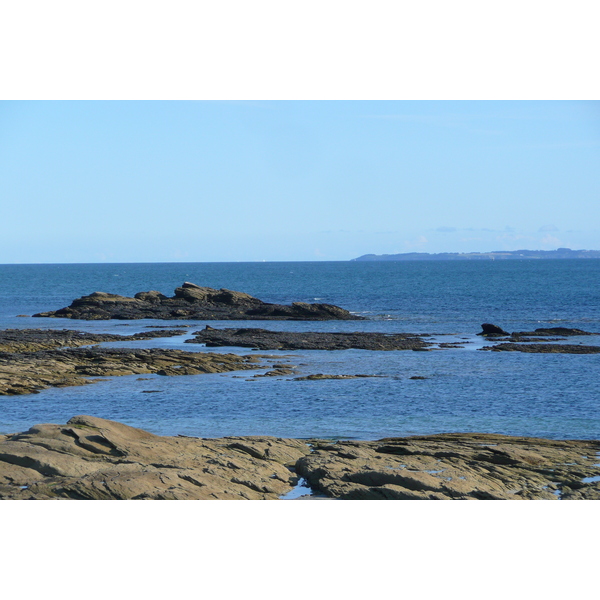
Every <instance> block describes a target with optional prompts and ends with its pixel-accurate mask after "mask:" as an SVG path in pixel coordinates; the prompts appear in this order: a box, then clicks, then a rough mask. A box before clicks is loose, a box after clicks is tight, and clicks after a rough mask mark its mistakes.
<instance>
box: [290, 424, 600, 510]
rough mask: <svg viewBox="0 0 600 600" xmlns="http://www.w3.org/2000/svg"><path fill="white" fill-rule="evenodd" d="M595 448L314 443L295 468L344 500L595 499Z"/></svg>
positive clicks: (449, 441) (492, 439) (528, 442)
mask: <svg viewBox="0 0 600 600" xmlns="http://www.w3.org/2000/svg"><path fill="white" fill-rule="evenodd" d="M598 451H600V442H598V441H554V440H545V439H537V438H523V437H509V436H503V435H487V434H476V433H473V434H462V433H457V434H441V435H431V436H423V437H410V438H390V439H384V440H380V441H377V442H350V441H347V442H337V443H334V444H332V443H327V442H317V443H315V444H314V448H313V452H312V453H311V454H309V455H307V456H304V457H302V458H300V460H299V461H298V462H297V464H296V470H297V472H298V474H299V475H301V476H302V477H303V478H304V479H306V481H307V482H308V484H309V485H310V486H311V487H312V488H313V489H314V490H317V491H320V492H322V493H325V494H326V495H327V496H329V497H333V498H339V499H342V500H519V499H520V500H524V499H544V500H557V499H561V498H562V499H569V500H575V499H577V500H579V499H590V500H591V499H593V500H598V499H600V484H599V483H598V481H599V480H600V465H598V464H596V463H598V462H599V459H598V458H597V457H596V456H595V455H596V453H597V452H598Z"/></svg>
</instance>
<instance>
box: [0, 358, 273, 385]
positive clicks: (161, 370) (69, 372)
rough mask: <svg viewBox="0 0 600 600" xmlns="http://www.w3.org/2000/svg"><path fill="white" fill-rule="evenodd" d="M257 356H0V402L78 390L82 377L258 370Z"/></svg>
mask: <svg viewBox="0 0 600 600" xmlns="http://www.w3.org/2000/svg"><path fill="white" fill-rule="evenodd" d="M260 358H262V357H260V356H257V355H253V356H239V355H237V354H212V353H198V352H185V351H183V350H163V349H160V348H148V349H130V348H67V349H64V350H63V349H60V350H42V351H39V352H30V353H2V354H0V396H3V395H17V394H31V393H36V392H38V391H39V390H42V389H45V388H48V387H66V386H72V385H84V384H86V383H91V382H92V381H93V380H89V379H87V377H109V376H118V375H134V374H142V373H155V374H157V375H197V374H200V373H225V372H228V371H239V370H244V369H258V368H260V365H259V364H258V363H259V362H260Z"/></svg>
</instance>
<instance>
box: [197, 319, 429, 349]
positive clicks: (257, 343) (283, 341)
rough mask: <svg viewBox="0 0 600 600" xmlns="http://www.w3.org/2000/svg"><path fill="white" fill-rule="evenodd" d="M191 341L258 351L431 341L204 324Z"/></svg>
mask: <svg viewBox="0 0 600 600" xmlns="http://www.w3.org/2000/svg"><path fill="white" fill-rule="evenodd" d="M194 336H195V337H194V338H191V339H188V340H186V343H190V344H205V345H206V346H207V347H219V346H232V347H235V346H238V347H242V348H257V349H259V350H347V349H350V348H357V349H361V350H423V349H426V348H427V347H428V346H432V345H433V344H431V343H429V342H426V341H424V340H423V339H422V338H423V336H420V335H417V334H412V333H398V334H385V333H370V332H360V331H357V332H353V333H340V332H336V333H325V332H317V331H304V332H293V331H268V330H266V329H257V328H243V329H233V328H228V329H215V328H214V327H210V326H208V325H207V326H206V328H205V329H203V330H202V331H195V332H194Z"/></svg>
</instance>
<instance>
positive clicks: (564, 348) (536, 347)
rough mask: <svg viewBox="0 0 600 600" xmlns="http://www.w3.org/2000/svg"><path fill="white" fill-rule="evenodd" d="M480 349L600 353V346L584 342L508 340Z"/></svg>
mask: <svg viewBox="0 0 600 600" xmlns="http://www.w3.org/2000/svg"><path fill="white" fill-rule="evenodd" d="M479 350H492V351H494V352H534V353H538V354H600V346H584V345H583V344H523V343H513V342H507V343H503V344H495V345H494V346H486V347H485V348H479Z"/></svg>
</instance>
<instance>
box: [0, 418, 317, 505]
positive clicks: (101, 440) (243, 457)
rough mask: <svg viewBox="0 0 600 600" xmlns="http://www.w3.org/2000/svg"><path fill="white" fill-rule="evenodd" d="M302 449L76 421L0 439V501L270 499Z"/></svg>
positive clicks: (288, 478) (289, 480)
mask: <svg viewBox="0 0 600 600" xmlns="http://www.w3.org/2000/svg"><path fill="white" fill-rule="evenodd" d="M308 452H309V448H308V446H307V445H306V444H305V443H304V442H301V441H297V440H285V439H281V438H274V437H266V436H265V437H261V436H254V437H244V438H238V437H228V438H223V439H200V438H188V437H161V436H157V435H153V434H151V433H149V432H147V431H143V430H141V429H136V428H134V427H129V426H127V425H123V424H121V423H116V422H114V421H108V420H105V419H99V418H97V417H90V416H77V417H74V418H72V419H71V420H70V421H69V422H68V423H67V424H66V425H53V424H45V425H36V426H34V427H32V428H31V429H29V430H28V431H26V432H25V433H20V434H16V435H8V436H1V437H0V498H1V499H28V498H31V499H68V498H71V499H97V500H110V499H233V500H236V499H237V500H240V499H247V500H255V499H262V500H268V499H277V498H279V496H281V495H283V494H285V493H287V492H289V491H290V490H291V489H292V486H293V485H294V484H295V482H296V480H297V476H296V475H295V474H294V473H293V472H292V471H291V470H290V469H289V468H288V466H287V465H294V464H295V463H296V461H297V460H298V458H300V457H301V456H303V455H304V454H306V453H308Z"/></svg>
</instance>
